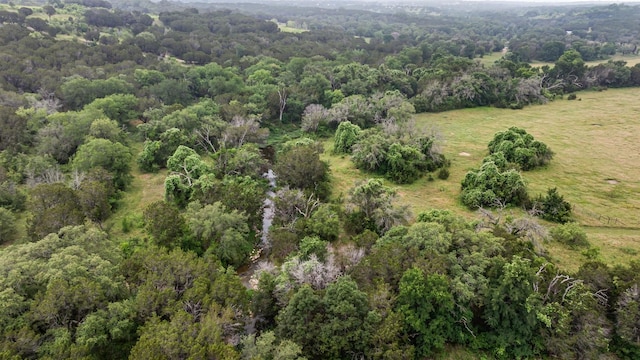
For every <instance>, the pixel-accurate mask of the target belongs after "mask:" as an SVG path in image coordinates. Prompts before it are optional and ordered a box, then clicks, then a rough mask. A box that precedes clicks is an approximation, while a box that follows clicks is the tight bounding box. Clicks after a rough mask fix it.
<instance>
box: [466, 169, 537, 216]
mask: <svg viewBox="0 0 640 360" xmlns="http://www.w3.org/2000/svg"><path fill="white" fill-rule="evenodd" d="M527 199H528V195H527V189H526V186H525V183H524V179H523V178H522V175H520V173H519V172H517V171H516V170H513V169H511V170H506V171H501V170H500V169H499V168H498V166H497V165H496V164H495V163H494V162H492V161H489V162H486V163H484V164H482V166H481V167H480V169H479V170H476V171H469V172H468V173H467V175H465V177H464V179H463V180H462V203H463V204H464V205H466V206H467V207H469V208H472V209H475V208H479V207H483V206H488V207H495V206H502V205H506V204H513V205H520V204H523V203H524V202H526V200H527Z"/></svg>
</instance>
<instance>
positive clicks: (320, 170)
mask: <svg viewBox="0 0 640 360" xmlns="http://www.w3.org/2000/svg"><path fill="white" fill-rule="evenodd" d="M321 152H322V148H321V147H320V146H318V145H315V144H314V145H309V146H296V147H293V148H292V149H290V150H289V151H287V152H285V153H284V154H281V155H279V156H278V160H277V162H276V164H275V166H274V168H273V171H274V172H275V173H276V175H277V176H278V182H279V183H280V184H282V185H289V186H290V187H292V188H297V189H302V190H305V191H307V192H309V193H315V194H316V195H317V196H318V197H319V198H321V199H326V198H328V196H329V193H330V189H329V186H328V183H329V166H328V165H327V164H326V163H325V162H324V161H322V160H320V153H321Z"/></svg>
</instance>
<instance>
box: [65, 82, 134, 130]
mask: <svg viewBox="0 0 640 360" xmlns="http://www.w3.org/2000/svg"><path fill="white" fill-rule="evenodd" d="M60 91H61V92H62V97H63V99H64V103H65V105H66V106H67V107H68V108H69V109H71V110H80V109H82V108H83V107H84V106H85V105H87V104H90V103H91V102H93V101H94V100H95V99H98V98H104V97H106V96H108V95H113V94H130V93H132V92H133V87H132V86H131V85H130V84H129V83H127V82H126V81H124V80H122V79H119V78H115V77H112V78H109V79H107V80H100V79H98V80H88V79H85V78H82V77H75V78H72V79H70V80H68V81H67V82H65V83H64V84H62V85H61V86H60ZM112 120H118V119H112Z"/></svg>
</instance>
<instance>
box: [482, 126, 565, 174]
mask: <svg viewBox="0 0 640 360" xmlns="http://www.w3.org/2000/svg"><path fill="white" fill-rule="evenodd" d="M497 152H502V153H503V154H504V157H505V159H506V160H507V161H508V162H510V163H514V164H517V165H518V166H519V167H520V168H521V169H522V170H524V171H526V170H532V169H534V168H536V167H539V166H543V165H545V164H546V163H547V162H549V160H551V158H552V157H553V152H552V151H551V149H549V147H547V145H545V144H544V143H542V142H540V141H537V140H534V138H533V136H531V135H530V134H528V133H527V132H526V131H525V130H524V129H520V128H516V127H511V128H509V130H507V131H502V132H499V133H496V134H495V135H494V137H493V140H491V141H490V142H489V153H491V154H494V153H497Z"/></svg>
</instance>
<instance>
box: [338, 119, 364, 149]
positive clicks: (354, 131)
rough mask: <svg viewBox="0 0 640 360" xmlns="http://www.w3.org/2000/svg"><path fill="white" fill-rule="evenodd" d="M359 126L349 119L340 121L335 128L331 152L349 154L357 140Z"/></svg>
mask: <svg viewBox="0 0 640 360" xmlns="http://www.w3.org/2000/svg"><path fill="white" fill-rule="evenodd" d="M360 131H361V130H360V127H359V126H358V125H354V124H352V123H351V122H349V121H344V122H341V123H340V125H338V129H337V130H336V134H335V140H334V143H333V152H334V153H336V154H349V153H351V148H352V147H353V145H354V144H355V143H356V142H357V141H358V137H359V135H360Z"/></svg>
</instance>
